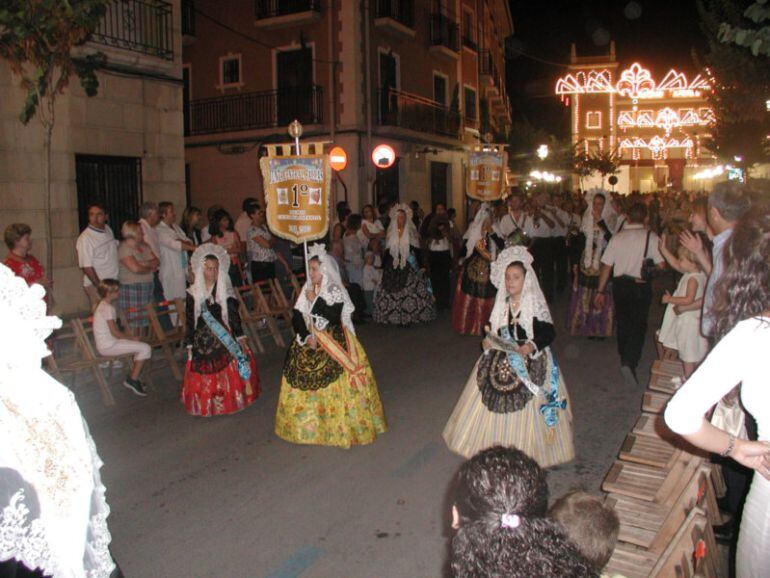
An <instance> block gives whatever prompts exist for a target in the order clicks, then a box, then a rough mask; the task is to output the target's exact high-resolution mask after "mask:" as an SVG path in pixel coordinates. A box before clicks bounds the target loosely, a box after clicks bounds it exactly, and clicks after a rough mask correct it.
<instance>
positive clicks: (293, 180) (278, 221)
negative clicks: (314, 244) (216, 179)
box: [259, 154, 331, 243]
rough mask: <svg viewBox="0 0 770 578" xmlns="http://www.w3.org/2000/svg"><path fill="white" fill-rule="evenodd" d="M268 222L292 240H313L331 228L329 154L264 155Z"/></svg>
mask: <svg viewBox="0 0 770 578" xmlns="http://www.w3.org/2000/svg"><path fill="white" fill-rule="evenodd" d="M259 166H260V168H261V169H262V177H263V179H264V183H265V202H266V204H267V225H268V227H270V231H271V232H272V233H273V234H274V235H278V236H279V237H281V238H283V239H288V240H289V241H292V242H293V243H304V242H306V241H314V240H316V239H320V238H322V237H324V236H325V235H326V232H327V231H328V229H329V195H330V188H331V187H330V184H331V167H330V166H329V157H328V155H323V154H319V155H310V154H305V155H299V156H282V157H263V158H262V159H260V161H259Z"/></svg>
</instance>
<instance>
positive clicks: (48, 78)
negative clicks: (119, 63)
mask: <svg viewBox="0 0 770 578" xmlns="http://www.w3.org/2000/svg"><path fill="white" fill-rule="evenodd" d="M111 1H112V0H4V1H3V3H2V7H0V56H2V57H3V58H5V59H6V60H8V62H9V64H10V67H11V70H12V71H13V72H14V73H15V74H16V76H17V77H19V79H20V84H21V87H22V88H23V89H24V90H26V92H27V95H26V98H25V101H24V105H23V106H22V110H21V114H20V115H19V119H20V120H21V122H22V123H24V124H25V125H26V124H27V123H29V121H30V120H31V119H32V118H33V117H34V116H35V115H37V117H38V120H39V121H40V124H41V126H42V129H43V136H44V138H43V163H44V166H43V182H44V195H43V211H44V219H43V220H44V229H45V231H44V234H45V239H46V249H47V251H46V253H47V256H46V257H47V258H46V266H47V270H48V272H49V273H48V274H49V275H50V274H52V273H53V238H52V232H51V139H52V137H53V129H54V124H55V122H56V106H55V105H56V97H57V96H58V95H60V94H62V93H63V92H64V89H65V88H67V86H68V85H69V81H70V78H71V77H72V76H73V75H75V76H77V77H78V78H79V79H80V84H81V86H82V87H83V90H84V91H85V92H86V94H87V95H88V96H93V95H95V94H96V92H97V90H98V88H99V80H98V78H97V76H96V71H97V70H98V69H99V68H100V67H101V66H103V65H104V62H105V57H104V55H103V54H101V53H98V52H96V53H92V54H85V55H83V56H80V57H77V56H76V55H74V54H73V49H75V48H76V47H77V46H81V45H83V44H85V43H86V42H88V40H89V39H90V38H91V34H93V32H94V30H96V27H97V26H98V25H99V21H100V20H101V18H102V17H103V16H104V13H105V11H106V6H107V5H108V4H109V3H110V2H111Z"/></svg>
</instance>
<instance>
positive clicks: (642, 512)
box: [606, 464, 721, 554]
mask: <svg viewBox="0 0 770 578" xmlns="http://www.w3.org/2000/svg"><path fill="white" fill-rule="evenodd" d="M678 494H679V495H678V496H676V498H675V499H674V500H673V501H671V502H670V503H668V502H667V503H664V504H656V503H653V502H646V501H643V500H638V499H635V498H629V497H627V496H620V495H617V494H610V495H609V496H607V501H606V503H607V505H608V506H610V507H611V508H613V509H614V510H615V512H617V514H618V517H619V518H620V534H619V535H618V539H619V540H620V541H622V542H628V543H630V544H634V545H636V546H640V547H642V548H645V549H646V550H649V551H650V552H653V553H655V554H662V553H663V551H664V550H665V549H666V547H667V546H668V545H669V544H670V543H671V540H672V539H673V537H674V535H675V534H676V532H677V530H678V529H679V528H680V526H681V525H682V524H683V523H684V520H685V518H686V517H687V514H689V513H690V511H692V509H693V508H695V507H698V508H701V509H702V510H703V511H704V512H705V513H706V515H707V517H708V518H709V521H710V522H711V523H715V522H716V523H720V522H721V517H720V515H719V508H718V506H717V502H716V494H715V492H714V486H713V484H712V482H711V469H710V467H709V466H708V465H706V464H703V465H701V466H699V467H698V468H697V469H696V470H695V471H694V472H693V473H692V475H691V476H689V479H687V480H686V482H685V483H684V484H683V485H682V487H681V491H679V492H678Z"/></svg>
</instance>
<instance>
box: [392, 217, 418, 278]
mask: <svg viewBox="0 0 770 578" xmlns="http://www.w3.org/2000/svg"><path fill="white" fill-rule="evenodd" d="M399 211H404V213H405V214H406V225H405V228H404V232H403V234H402V235H399V234H398V212H399ZM410 246H412V247H419V246H420V236H419V234H418V233H417V227H415V226H414V222H413V221H412V209H411V208H409V206H408V205H404V204H401V205H395V206H394V207H393V208H392V209H391V210H390V224H389V225H388V233H387V235H386V237H385V248H386V249H387V250H388V252H389V253H390V256H391V257H393V266H394V267H395V268H397V269H403V268H404V267H405V266H406V263H407V259H409V247H410Z"/></svg>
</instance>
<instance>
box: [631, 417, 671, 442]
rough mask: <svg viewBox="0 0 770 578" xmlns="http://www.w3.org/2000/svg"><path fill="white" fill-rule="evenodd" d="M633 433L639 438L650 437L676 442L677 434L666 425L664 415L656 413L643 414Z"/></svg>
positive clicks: (637, 421)
mask: <svg viewBox="0 0 770 578" xmlns="http://www.w3.org/2000/svg"><path fill="white" fill-rule="evenodd" d="M631 433H633V434H635V435H638V436H649V437H654V438H658V439H663V440H674V439H676V437H677V436H676V434H675V433H674V432H672V431H671V430H670V429H669V428H668V426H667V425H666V420H665V419H663V415H661V414H654V413H642V415H640V416H639V419H638V420H636V424H634V429H633V430H631Z"/></svg>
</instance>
